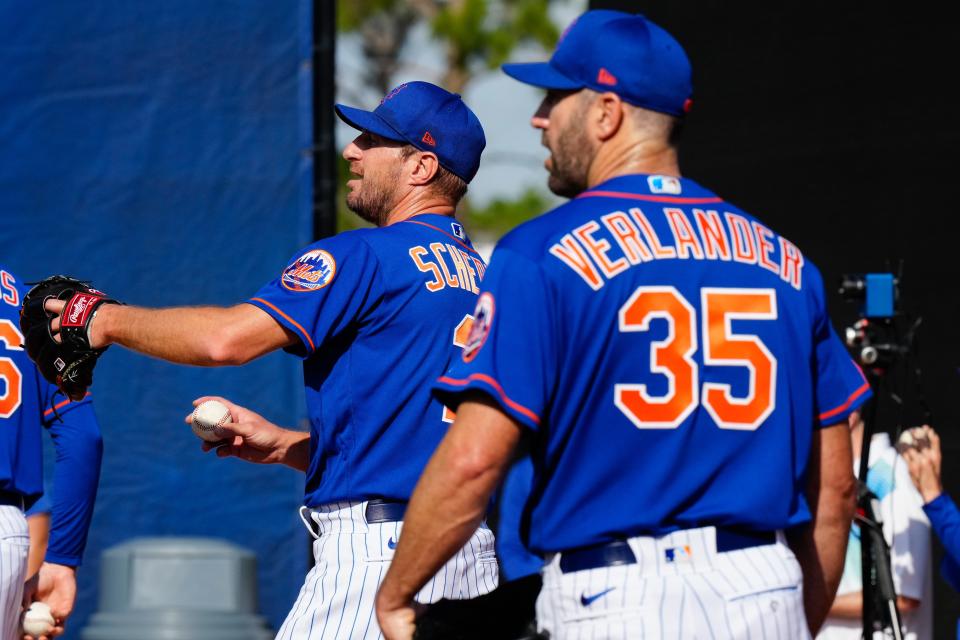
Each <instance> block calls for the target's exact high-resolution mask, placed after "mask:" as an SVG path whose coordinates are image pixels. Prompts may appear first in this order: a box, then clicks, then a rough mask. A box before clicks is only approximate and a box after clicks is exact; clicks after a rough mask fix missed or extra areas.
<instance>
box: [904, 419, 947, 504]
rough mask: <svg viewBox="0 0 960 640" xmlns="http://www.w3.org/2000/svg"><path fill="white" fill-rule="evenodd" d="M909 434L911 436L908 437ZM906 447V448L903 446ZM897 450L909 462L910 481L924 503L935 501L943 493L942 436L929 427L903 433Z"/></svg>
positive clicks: (916, 428)
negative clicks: (941, 480)
mask: <svg viewBox="0 0 960 640" xmlns="http://www.w3.org/2000/svg"><path fill="white" fill-rule="evenodd" d="M906 434H909V436H907V437H904V436H906ZM901 445H904V446H901ZM897 450H898V451H900V455H901V456H903V459H904V460H906V461H907V467H908V468H909V470H910V479H911V480H913V484H914V485H915V486H916V487H917V490H918V491H919V492H920V495H921V496H923V501H924V503H927V502H931V501H933V500H935V499H936V498H937V497H938V496H939V495H940V494H941V493H943V484H942V483H941V482H940V463H941V454H940V436H938V435H937V432H936V431H934V430H933V429H931V428H930V427H929V426H927V425H923V426H922V427H915V428H913V429H909V430H907V431H904V432H903V435H901V436H900V440H899V441H898V442H897Z"/></svg>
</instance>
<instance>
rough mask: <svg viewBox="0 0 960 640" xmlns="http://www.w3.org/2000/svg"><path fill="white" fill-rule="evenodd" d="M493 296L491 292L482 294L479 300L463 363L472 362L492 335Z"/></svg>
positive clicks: (464, 351) (464, 349) (464, 350)
mask: <svg viewBox="0 0 960 640" xmlns="http://www.w3.org/2000/svg"><path fill="white" fill-rule="evenodd" d="M493 309H494V304H493V294H491V293H490V292H489V291H487V292H484V293H482V294H480V298H478V299H477V308H476V310H474V312H473V326H471V327H470V336H469V337H468V338H467V346H465V347H464V348H463V361H464V362H470V361H471V360H473V359H474V358H475V357H477V353H478V352H479V351H480V347H482V346H483V343H484V342H486V341H487V336H488V335H490V326H491V325H492V324H493Z"/></svg>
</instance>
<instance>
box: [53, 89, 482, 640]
mask: <svg viewBox="0 0 960 640" xmlns="http://www.w3.org/2000/svg"><path fill="white" fill-rule="evenodd" d="M336 110H337V114H338V115H339V116H340V118H341V119H343V120H344V121H345V122H346V123H347V124H349V125H351V126H352V127H354V128H356V129H358V130H360V131H361V133H360V135H359V136H358V137H357V138H356V139H355V140H354V141H353V142H351V143H350V144H349V145H347V147H346V148H345V150H344V152H343V157H344V158H345V159H346V160H347V161H348V162H349V163H350V171H351V172H352V173H353V174H354V176H355V178H354V179H352V180H350V181H349V182H348V183H347V186H348V188H349V190H350V193H349V195H348V196H347V204H348V206H349V207H350V208H351V209H352V210H353V211H355V212H356V213H357V214H358V215H360V216H361V217H362V218H364V219H366V220H368V221H370V222H373V223H374V224H375V225H376V227H375V228H370V229H360V230H355V231H350V232H346V233H342V234H339V235H337V236H335V237H332V238H327V239H324V240H321V241H319V242H317V243H315V244H313V245H310V246H309V247H307V248H306V249H304V250H302V251H300V252H298V253H297V254H296V255H295V256H294V257H293V258H292V259H291V261H290V263H289V264H288V265H287V266H286V267H285V268H284V269H283V270H282V271H281V272H280V273H279V274H278V276H277V278H276V279H274V280H273V281H272V282H270V283H268V284H267V285H265V286H264V287H263V288H261V289H260V291H259V292H257V293H256V294H255V295H254V296H252V297H251V298H250V299H249V300H247V301H246V303H243V304H239V305H237V306H234V307H230V308H216V307H202V308H199V309H198V308H174V309H160V310H153V309H143V308H136V307H130V306H121V305H103V306H100V307H97V309H96V313H97V315H96V318H95V320H94V321H93V322H92V324H91V325H89V334H90V336H91V344H92V346H93V347H95V348H96V347H102V346H104V345H107V344H110V343H117V344H121V345H123V346H126V347H129V348H131V349H135V350H137V351H140V352H142V353H146V354H149V355H153V356H156V357H161V358H165V359H167V360H172V361H175V362H183V363H192V364H207V365H223V364H240V363H243V362H246V361H248V360H250V359H252V358H255V357H258V356H260V355H263V354H265V353H267V352H270V351H273V350H275V349H280V348H283V349H285V350H286V351H288V352H290V353H292V354H295V355H297V356H299V357H301V358H303V368H304V383H305V385H306V399H307V410H308V414H309V418H310V426H311V431H310V434H309V436H307V435H306V434H301V433H297V432H291V431H287V430H283V429H280V428H279V427H276V426H275V425H271V424H269V423H267V422H266V421H264V420H263V419H262V418H260V417H259V416H257V415H256V414H253V413H252V412H249V411H247V410H245V409H243V408H240V407H237V406H236V405H232V410H233V411H235V412H236V413H234V418H235V419H237V420H238V422H237V424H235V425H233V426H234V429H235V433H236V435H237V436H238V437H241V440H240V441H239V442H237V443H235V444H234V447H232V448H229V449H226V450H224V453H223V455H226V454H228V453H235V454H236V455H239V456H240V457H241V458H244V459H248V460H251V461H257V462H274V463H282V464H287V465H289V466H292V467H294V468H297V469H299V470H301V471H304V472H305V473H306V489H305V499H304V503H305V505H306V508H305V509H304V510H302V511H301V516H302V517H303V518H304V520H305V523H306V524H307V526H308V528H309V529H310V531H311V533H312V534H313V535H314V537H315V538H316V541H315V543H314V547H313V549H314V557H315V560H316V564H315V566H314V567H313V569H312V570H311V571H310V573H309V574H308V575H307V577H306V581H305V583H304V585H303V588H302V590H301V592H300V595H299V597H298V599H297V601H296V603H295V604H294V605H293V608H292V609H291V611H290V613H289V615H288V617H287V619H286V621H285V622H284V624H283V626H282V628H281V629H280V631H279V633H278V635H277V638H278V639H280V640H292V639H304V640H306V639H310V640H332V639H333V638H337V639H343V638H357V639H359V638H378V637H380V631H379V629H378V626H377V622H376V619H375V618H374V616H373V601H374V596H375V593H376V589H377V586H378V585H379V583H380V580H381V579H382V577H383V575H384V574H385V573H386V568H387V565H388V564H389V562H390V559H391V558H392V557H393V550H394V548H395V546H396V544H397V540H398V539H400V538H401V531H402V521H403V518H404V511H405V509H406V500H407V499H408V498H409V496H410V494H411V493H412V491H413V487H414V484H415V483H416V481H417V478H418V477H419V475H420V472H421V471H422V470H423V466H424V465H425V464H426V461H427V459H428V458H429V456H430V454H431V453H432V452H433V450H434V448H435V447H436V445H437V444H438V443H439V442H440V439H441V437H442V436H443V434H444V432H445V431H446V429H447V427H448V422H449V421H450V420H451V418H450V416H448V415H447V411H446V409H445V408H444V407H443V405H442V404H441V403H440V402H439V401H438V400H436V399H434V398H433V397H432V396H431V392H430V386H431V384H432V381H433V380H434V379H435V378H436V376H437V375H439V374H441V373H442V372H444V371H446V370H447V367H448V365H449V363H450V361H451V359H452V358H453V356H454V355H455V354H456V353H458V352H459V350H460V348H461V347H462V345H464V344H465V341H466V335H467V333H468V331H469V328H470V323H471V317H470V312H471V311H472V310H473V306H474V303H475V301H476V295H477V292H478V287H479V283H480V280H481V279H482V277H483V275H484V271H485V265H484V263H483V261H482V260H481V258H480V257H479V256H478V254H477V252H476V251H475V250H474V248H473V246H472V245H471V243H470V240H469V239H468V238H467V236H466V234H465V233H464V229H463V227H462V226H461V225H460V224H459V223H457V221H456V219H455V218H454V212H455V207H456V205H457V202H458V201H459V200H460V198H461V197H462V196H463V194H464V193H465V192H466V189H467V183H468V182H469V181H470V180H471V179H472V178H473V176H474V175H475V174H476V172H477V169H478V167H479V164H480V155H481V152H482V150H483V147H484V145H485V138H484V134H483V130H482V128H481V126H480V122H479V121H478V120H477V118H476V116H475V115H474V114H473V112H472V111H470V109H469V108H468V107H467V106H466V105H465V104H464V103H463V102H462V100H461V99H460V97H459V96H457V95H454V94H451V93H448V92H447V91H444V90H443V89H441V88H440V87H437V86H434V85H432V84H429V83H426V82H410V83H407V84H403V85H400V86H399V87H397V88H396V89H394V90H392V91H391V92H390V93H389V94H387V96H386V97H384V99H383V100H382V102H381V103H380V105H379V106H378V107H377V108H376V109H375V110H374V111H372V112H369V111H364V110H361V109H357V108H353V107H348V106H344V105H337V107H336ZM49 304H50V306H49V307H48V308H49V309H51V310H52V311H54V312H61V311H62V310H63V309H67V311H63V317H64V318H67V317H68V316H69V309H70V308H71V303H70V302H69V301H68V302H67V304H66V306H64V305H63V304H62V303H56V302H51V303H49ZM79 315H82V314H79ZM58 327H59V318H58V319H55V320H54V321H53V328H54V330H56V329H57V328H58ZM244 425H246V429H245V427H244ZM493 544H494V543H493V535H492V533H491V532H490V530H489V529H488V528H486V527H485V526H483V525H479V524H478V526H477V527H474V532H473V533H472V534H471V536H469V539H468V540H467V539H465V540H464V544H463V545H461V547H462V548H461V550H460V551H459V553H458V554H457V557H456V558H454V559H452V560H451V561H450V562H449V563H448V564H447V566H446V567H445V568H443V569H442V570H440V571H439V573H437V574H436V576H435V577H434V579H433V580H432V581H431V583H430V585H428V586H427V587H425V588H424V590H423V591H422V592H421V594H420V595H419V599H420V601H421V602H424V603H429V602H433V601H435V600H439V599H440V598H453V599H460V598H470V597H474V596H477V595H480V594H483V593H486V592H488V591H491V590H493V589H494V588H495V587H496V584H497V563H496V557H495V554H494V547H493ZM438 569H439V568H438Z"/></svg>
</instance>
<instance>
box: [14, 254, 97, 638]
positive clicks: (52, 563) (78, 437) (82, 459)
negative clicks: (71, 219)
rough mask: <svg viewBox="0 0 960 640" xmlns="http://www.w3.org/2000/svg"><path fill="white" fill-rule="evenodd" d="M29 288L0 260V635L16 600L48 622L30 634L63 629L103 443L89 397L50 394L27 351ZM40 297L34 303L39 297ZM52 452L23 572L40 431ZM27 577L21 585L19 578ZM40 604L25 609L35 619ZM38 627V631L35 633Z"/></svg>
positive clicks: (17, 608) (39, 478) (39, 479)
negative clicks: (40, 537) (49, 484)
mask: <svg viewBox="0 0 960 640" xmlns="http://www.w3.org/2000/svg"><path fill="white" fill-rule="evenodd" d="M28 288H29V287H25V286H24V285H23V283H22V282H21V281H19V280H18V279H17V278H16V277H15V276H14V275H13V273H11V272H10V271H7V270H6V269H4V268H2V267H0V639H2V640H12V639H13V638H20V636H21V633H20V621H21V604H23V605H24V606H27V607H29V606H30V604H31V603H33V602H34V601H39V602H41V603H43V604H45V605H46V606H47V607H48V608H49V617H48V618H47V619H48V620H49V621H51V622H52V624H49V625H47V624H39V625H38V626H36V627H31V626H30V624H29V621H28V624H27V626H28V627H29V628H31V629H33V630H34V631H35V632H36V637H38V638H40V637H43V638H46V637H55V636H58V635H60V634H62V633H63V630H64V625H65V624H66V620H67V618H68V617H69V616H70V613H71V612H72V611H73V606H74V601H75V599H76V595H77V578H76V571H77V567H78V566H79V565H80V561H81V559H82V557H83V550H84V547H85V546H86V542H87V531H88V529H89V527H90V521H91V518H92V517H93V504H94V500H95V498H96V493H97V483H98V481H99V479H100V460H101V457H102V453H103V445H102V441H101V438H100V427H99V425H98V424H97V420H96V416H95V415H94V413H93V405H92V403H91V401H90V398H89V397H82V398H81V399H80V400H77V401H70V400H69V399H65V398H63V397H62V396H57V395H56V392H57V389H56V387H54V386H53V385H51V384H49V383H47V382H45V381H44V380H43V379H42V378H41V377H40V374H39V372H38V371H37V368H36V367H35V366H34V365H33V363H32V362H30V360H29V359H28V358H27V354H26V352H25V351H24V349H23V347H22V345H23V343H24V336H23V333H22V332H21V330H20V306H21V303H22V301H23V300H24V297H25V295H26V294H27V290H28ZM41 304H42V302H41ZM44 429H47V430H48V431H49V433H50V435H51V437H52V438H53V443H54V447H56V451H57V463H56V466H55V468H54V480H53V484H54V486H55V487H56V494H55V495H54V496H53V499H52V503H51V506H50V511H51V529H50V534H49V540H48V543H47V546H46V552H45V554H44V559H43V562H42V563H40V565H39V569H38V571H37V573H35V574H32V573H28V571H27V553H28V550H29V540H30V538H29V535H28V533H27V531H28V530H27V520H26V517H25V516H24V512H25V511H26V510H27V509H29V508H30V507H31V506H32V505H33V504H34V503H35V502H36V501H37V499H38V498H40V496H41V494H42V492H43V453H42V448H41V437H42V436H41V432H42V431H43V430H44ZM25 580H26V581H27V583H26V586H25V585H24V581H25ZM42 608H43V607H42V605H38V606H37V607H36V609H37V613H36V614H34V613H31V617H33V616H34V615H36V616H37V618H38V619H42V618H43V617H45V616H43V615H42V614H43V612H42V611H39V609H42ZM40 632H44V634H45V635H42V636H41V635H40Z"/></svg>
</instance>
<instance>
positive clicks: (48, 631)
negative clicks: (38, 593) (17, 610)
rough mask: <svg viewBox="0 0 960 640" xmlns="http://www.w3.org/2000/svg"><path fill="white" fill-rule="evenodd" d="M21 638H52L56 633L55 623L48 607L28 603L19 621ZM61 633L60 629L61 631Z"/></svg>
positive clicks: (42, 603)
mask: <svg viewBox="0 0 960 640" xmlns="http://www.w3.org/2000/svg"><path fill="white" fill-rule="evenodd" d="M21 627H22V628H23V636H24V637H25V638H36V639H38V640H39V639H40V638H52V637H54V635H60V634H59V633H56V627H57V621H56V620H54V618H53V614H52V613H51V612H50V606H49V605H48V604H47V603H45V602H40V601H39V600H37V601H36V602H32V603H30V606H29V607H28V608H27V610H26V611H24V612H23V620H22V621H21ZM61 631H62V629H61Z"/></svg>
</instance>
